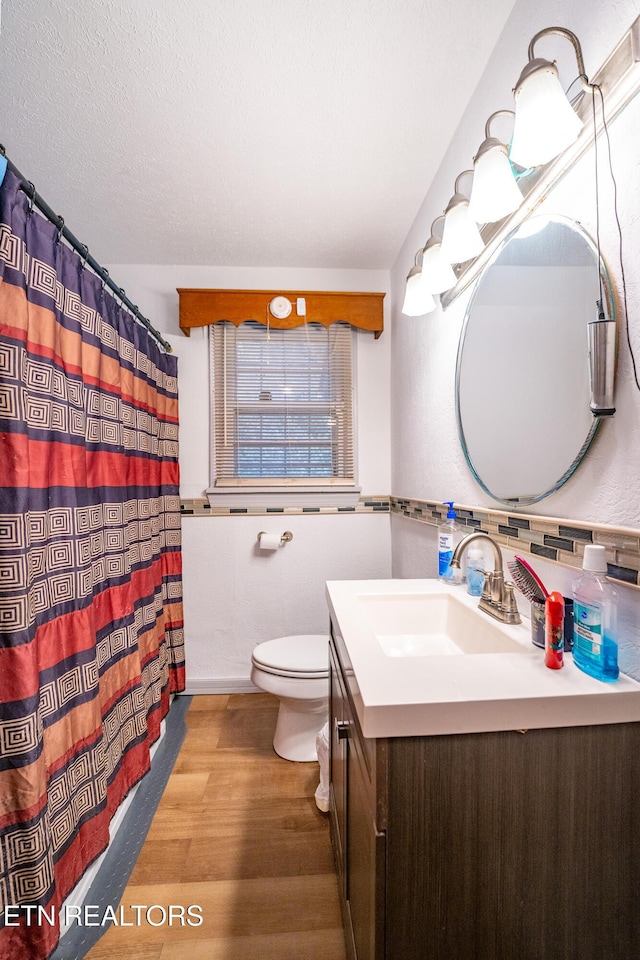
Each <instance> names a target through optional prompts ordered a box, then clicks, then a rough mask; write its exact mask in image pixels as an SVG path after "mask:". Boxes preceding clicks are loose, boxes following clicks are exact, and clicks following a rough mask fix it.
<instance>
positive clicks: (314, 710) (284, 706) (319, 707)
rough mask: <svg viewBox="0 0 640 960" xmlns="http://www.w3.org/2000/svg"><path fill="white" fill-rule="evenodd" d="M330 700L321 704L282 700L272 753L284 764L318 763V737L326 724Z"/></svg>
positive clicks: (315, 701) (319, 700)
mask: <svg viewBox="0 0 640 960" xmlns="http://www.w3.org/2000/svg"><path fill="white" fill-rule="evenodd" d="M328 715H329V703H328V699H327V697H322V698H321V699H318V700H294V699H293V698H289V697H281V698H280V709H279V710H278V722H277V724H276V732H275V734H274V737H273V749H274V750H275V752H276V753H277V754H278V756H279V757H282V758H283V759H284V760H295V761H297V762H299V763H300V762H305V761H310V760H317V759H318V752H317V749H316V737H317V736H318V734H319V733H320V731H321V730H322V728H323V726H324V725H325V723H326V722H327V717H328Z"/></svg>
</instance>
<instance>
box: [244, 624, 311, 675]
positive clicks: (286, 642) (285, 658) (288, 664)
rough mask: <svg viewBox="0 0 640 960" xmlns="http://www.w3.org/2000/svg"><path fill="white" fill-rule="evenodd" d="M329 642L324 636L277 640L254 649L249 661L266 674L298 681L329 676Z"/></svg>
mask: <svg viewBox="0 0 640 960" xmlns="http://www.w3.org/2000/svg"><path fill="white" fill-rule="evenodd" d="M328 644H329V638H328V636H326V635H325V634H304V635H298V636H293V637H276V639H275V640H265V642H264V643H259V644H258V645H257V647H255V649H254V651H253V654H252V657H251V660H252V663H253V664H254V666H256V667H257V668H258V669H259V670H263V671H264V672H265V673H271V674H274V675H275V676H280V677H292V678H294V679H298V680H318V679H325V678H327V677H328V676H329V653H328Z"/></svg>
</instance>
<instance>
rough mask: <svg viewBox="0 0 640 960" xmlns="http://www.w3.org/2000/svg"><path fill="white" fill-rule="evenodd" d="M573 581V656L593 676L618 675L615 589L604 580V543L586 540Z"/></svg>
mask: <svg viewBox="0 0 640 960" xmlns="http://www.w3.org/2000/svg"><path fill="white" fill-rule="evenodd" d="M582 569H583V570H584V573H583V575H582V576H581V577H579V578H578V579H577V580H575V581H574V584H573V624H574V626H573V660H574V663H575V664H576V666H578V667H580V669H581V670H583V671H584V672H585V673H588V674H589V675H590V676H592V677H595V678H596V680H605V681H609V682H611V681H613V680H617V679H618V673H619V670H618V642H617V641H618V606H617V599H618V596H617V593H616V591H615V590H614V588H613V587H612V586H611V584H610V583H609V581H608V580H607V576H606V574H607V561H606V557H605V549H604V547H601V546H597V545H595V544H588V545H587V546H585V548H584V559H583V561H582Z"/></svg>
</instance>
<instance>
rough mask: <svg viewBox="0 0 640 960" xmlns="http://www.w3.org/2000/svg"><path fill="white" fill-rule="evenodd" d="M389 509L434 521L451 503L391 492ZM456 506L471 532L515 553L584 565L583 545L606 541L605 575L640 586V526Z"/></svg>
mask: <svg viewBox="0 0 640 960" xmlns="http://www.w3.org/2000/svg"><path fill="white" fill-rule="evenodd" d="M390 508H391V512H392V513H400V514H402V515H403V516H405V517H410V518H411V519H412V520H418V521H420V522H422V523H429V524H432V525H434V526H435V525H437V524H440V523H442V522H443V521H444V520H446V515H447V508H446V507H444V506H443V505H442V503H440V502H439V501H433V500H410V499H403V498H402V497H391V498H390ZM455 509H456V512H457V514H458V520H457V522H458V523H459V525H460V526H461V527H465V526H466V527H468V528H469V533H471V531H472V530H482V531H484V532H485V533H488V534H490V535H491V536H492V537H493V538H494V540H496V542H497V543H499V544H501V545H502V546H505V547H509V549H511V550H515V551H516V552H517V553H520V554H527V553H530V554H532V555H533V556H537V557H543V558H544V559H545V560H552V561H555V562H556V563H562V564H564V565H565V566H568V567H578V568H579V567H582V556H583V554H584V547H585V544H587V543H599V544H602V545H603V546H604V547H605V548H606V554H607V575H608V576H609V577H611V579H612V580H618V581H620V582H621V583H624V584H627V585H630V586H633V587H638V586H640V580H639V578H638V571H640V530H632V529H630V528H626V527H612V526H608V525H604V524H593V523H582V522H579V521H577V520H562V519H558V518H554V517H538V516H534V515H533V514H522V513H518V514H517V515H513V514H510V513H508V512H507V511H504V510H492V509H491V508H490V507H469V506H465V505H463V504H457V503H456V504H455Z"/></svg>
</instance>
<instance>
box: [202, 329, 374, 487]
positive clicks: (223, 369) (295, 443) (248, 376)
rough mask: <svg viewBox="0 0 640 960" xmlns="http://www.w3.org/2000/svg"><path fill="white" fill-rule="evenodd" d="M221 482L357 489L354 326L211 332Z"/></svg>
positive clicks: (216, 463)
mask: <svg viewBox="0 0 640 960" xmlns="http://www.w3.org/2000/svg"><path fill="white" fill-rule="evenodd" d="M210 342H211V370H212V390H211V401H212V411H211V413H212V416H211V423H212V441H213V444H212V445H213V451H214V453H213V472H214V474H215V487H216V488H219V487H224V486H230V487H236V488H238V487H243V486H244V487H261V488H265V487H266V488H269V487H278V486H286V487H291V486H298V487H305V486H310V487H313V488H314V489H315V490H317V489H318V487H328V488H331V489H333V488H335V487H340V486H343V487H345V486H346V487H350V488H351V489H353V488H354V486H355V470H354V443H353V385H352V380H353V375H352V367H353V360H352V329H351V327H350V326H349V325H348V324H346V323H334V324H332V325H331V326H329V327H324V326H322V325H321V324H318V323H308V324H305V325H303V326H300V327H296V328H294V329H289V330H276V329H272V328H269V327H266V326H264V325H263V324H261V323H257V322H255V321H251V320H250V321H247V322H245V323H242V324H241V325H240V326H239V327H235V326H234V325H233V324H232V323H229V322H222V323H216V324H214V325H213V326H212V328H211V338H210Z"/></svg>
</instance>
